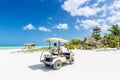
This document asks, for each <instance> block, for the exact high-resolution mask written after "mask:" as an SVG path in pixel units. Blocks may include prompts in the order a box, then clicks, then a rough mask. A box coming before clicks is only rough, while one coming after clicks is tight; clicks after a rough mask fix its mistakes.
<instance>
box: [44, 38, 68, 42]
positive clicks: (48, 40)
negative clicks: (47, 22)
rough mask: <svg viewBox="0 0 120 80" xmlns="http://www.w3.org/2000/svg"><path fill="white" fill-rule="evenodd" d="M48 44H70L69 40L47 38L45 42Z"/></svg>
mask: <svg viewBox="0 0 120 80" xmlns="http://www.w3.org/2000/svg"><path fill="white" fill-rule="evenodd" d="M45 41H46V42H63V43H68V42H69V41H68V40H65V39H61V38H47V39H46V40H45Z"/></svg>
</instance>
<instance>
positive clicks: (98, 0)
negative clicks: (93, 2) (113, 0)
mask: <svg viewBox="0 0 120 80" xmlns="http://www.w3.org/2000/svg"><path fill="white" fill-rule="evenodd" d="M97 2H98V3H101V2H105V0H97Z"/></svg>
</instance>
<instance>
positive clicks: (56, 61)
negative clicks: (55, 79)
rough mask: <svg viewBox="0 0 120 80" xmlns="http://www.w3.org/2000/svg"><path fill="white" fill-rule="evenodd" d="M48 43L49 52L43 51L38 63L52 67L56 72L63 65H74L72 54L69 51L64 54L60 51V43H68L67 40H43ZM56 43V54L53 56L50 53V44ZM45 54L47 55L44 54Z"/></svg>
mask: <svg viewBox="0 0 120 80" xmlns="http://www.w3.org/2000/svg"><path fill="white" fill-rule="evenodd" d="M45 41H46V42H49V51H43V52H42V54H41V56H40V62H42V63H44V64H45V66H52V67H53V68H54V69H56V70H58V69H60V68H61V67H62V64H63V63H69V64H73V63H74V57H73V56H74V54H73V53H72V52H71V51H67V52H64V51H62V50H61V43H68V41H67V40H64V39H60V38H48V39H46V40H45ZM52 42H54V43H58V46H57V47H58V54H57V55H53V54H52V52H51V43H52ZM45 53H47V54H45Z"/></svg>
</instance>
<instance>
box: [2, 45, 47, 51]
mask: <svg viewBox="0 0 120 80" xmlns="http://www.w3.org/2000/svg"><path fill="white" fill-rule="evenodd" d="M40 47H46V46H35V48H40ZM23 48H25V46H0V50H6V49H23Z"/></svg>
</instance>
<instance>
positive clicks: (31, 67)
mask: <svg viewBox="0 0 120 80" xmlns="http://www.w3.org/2000/svg"><path fill="white" fill-rule="evenodd" d="M9 52H10V50H2V51H0V75H1V76H0V80H60V79H61V80H80V79H81V80H120V76H119V74H120V51H98V52H96V51H85V50H83V51H82V50H74V51H73V52H74V53H75V64H73V65H64V66H63V67H62V68H61V69H60V70H53V69H52V68H51V67H45V66H44V64H42V63H40V62H39V57H40V52H39V53H33V54H19V53H17V54H14V53H9Z"/></svg>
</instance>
